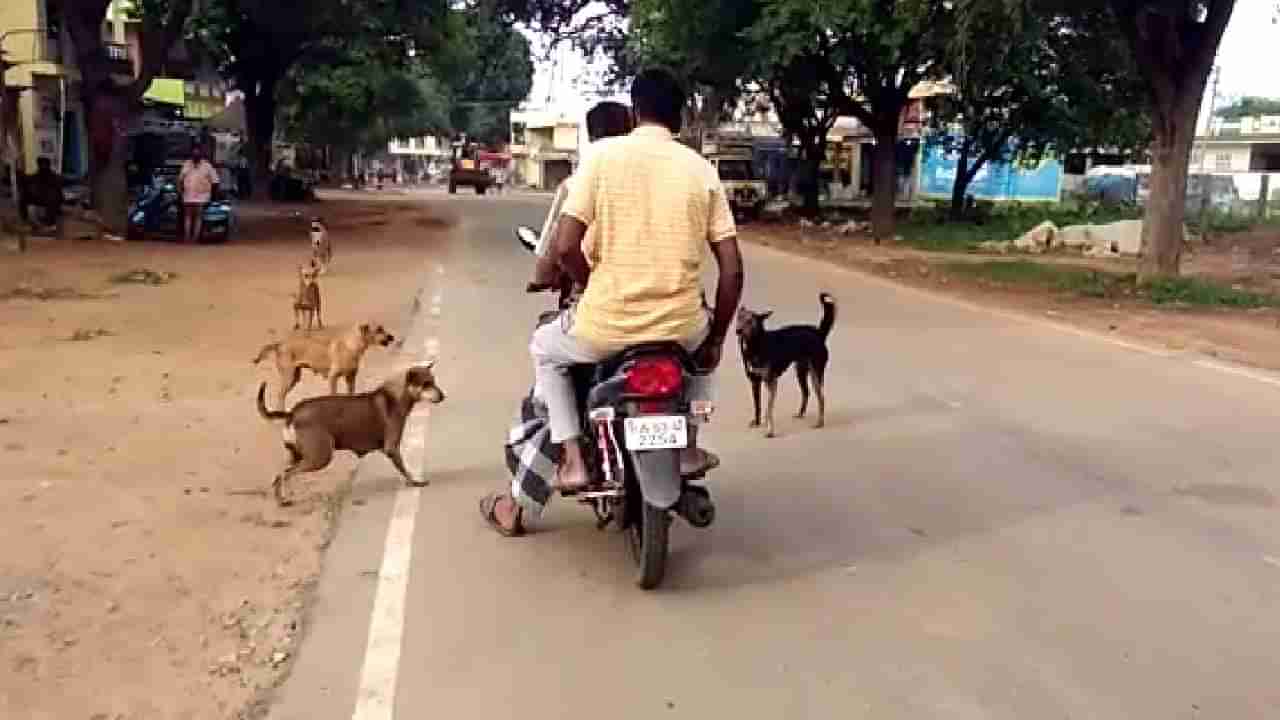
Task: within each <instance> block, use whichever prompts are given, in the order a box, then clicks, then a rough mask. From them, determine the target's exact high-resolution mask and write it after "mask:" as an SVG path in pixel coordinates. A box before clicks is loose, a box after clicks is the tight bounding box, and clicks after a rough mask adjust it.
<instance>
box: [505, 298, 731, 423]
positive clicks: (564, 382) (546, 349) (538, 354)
mask: <svg viewBox="0 0 1280 720" xmlns="http://www.w3.org/2000/svg"><path fill="white" fill-rule="evenodd" d="M572 329H573V311H572V310H566V311H564V312H562V313H560V317H559V318H557V319H555V320H552V321H551V322H549V323H545V324H543V325H542V326H541V327H539V328H538V329H537V330H535V331H534V332H533V341H532V342H530V343H529V352H530V353H531V354H532V355H533V372H534V378H535V385H534V393H535V394H537V396H538V397H539V398H542V401H543V402H545V403H546V404H547V414H548V415H549V416H550V419H551V442H553V443H563V442H565V441H567V440H573V439H574V438H577V437H579V436H580V435H582V423H581V421H580V418H579V417H578V402H577V397H576V396H575V395H574V390H573V380H572V379H571V378H570V377H569V368H570V367H571V366H573V365H581V364H586V363H598V362H601V361H604V360H607V359H609V358H610V357H612V356H613V355H615V354H616V353H615V352H611V351H610V352H601V351H600V350H599V349H596V348H593V347H591V346H589V345H587V344H586V343H584V342H582V341H581V340H578V339H577V338H575V337H573V335H572V334H571V330H572ZM710 330H711V325H710V323H708V324H707V325H705V326H704V327H703V329H702V330H700V331H698V332H697V333H694V335H693V336H691V337H689V338H686V339H685V340H683V341H681V342H680V344H681V345H682V346H683V347H684V349H685V350H687V351H689V352H693V351H695V350H697V349H698V347H699V346H700V345H701V344H702V341H703V340H705V339H706V338H707V334H708V332H710ZM711 390H712V382H711V375H694V376H692V379H691V381H690V383H689V393H688V394H689V398H690V399H691V400H710V399H711Z"/></svg>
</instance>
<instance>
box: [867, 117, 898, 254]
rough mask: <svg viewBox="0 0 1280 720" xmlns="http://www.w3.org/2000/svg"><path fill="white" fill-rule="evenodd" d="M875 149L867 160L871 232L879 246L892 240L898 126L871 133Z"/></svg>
mask: <svg viewBox="0 0 1280 720" xmlns="http://www.w3.org/2000/svg"><path fill="white" fill-rule="evenodd" d="M875 138H876V146H875V151H874V152H873V153H872V158H871V165H872V167H871V233H872V235H873V236H874V237H875V241H876V244H877V245H879V244H880V243H881V242H883V241H885V240H893V233H894V213H895V209H896V207H897V194H898V124H897V116H896V115H895V116H894V120H893V125H892V129H891V130H890V129H888V128H885V129H883V130H877V131H876V132H875Z"/></svg>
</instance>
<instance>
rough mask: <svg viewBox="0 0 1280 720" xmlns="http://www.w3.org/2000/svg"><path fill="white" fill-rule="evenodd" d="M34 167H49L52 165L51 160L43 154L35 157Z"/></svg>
mask: <svg viewBox="0 0 1280 720" xmlns="http://www.w3.org/2000/svg"><path fill="white" fill-rule="evenodd" d="M36 167H41V168H51V167H53V160H50V159H49V158H47V157H44V156H41V157H39V158H36Z"/></svg>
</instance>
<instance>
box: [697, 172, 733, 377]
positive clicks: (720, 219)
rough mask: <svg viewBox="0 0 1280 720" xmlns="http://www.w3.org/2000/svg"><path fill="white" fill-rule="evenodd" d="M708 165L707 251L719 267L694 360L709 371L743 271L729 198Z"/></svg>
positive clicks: (729, 320)
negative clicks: (703, 338) (707, 321)
mask: <svg viewBox="0 0 1280 720" xmlns="http://www.w3.org/2000/svg"><path fill="white" fill-rule="evenodd" d="M707 169H708V175H709V177H708V181H709V183H710V184H711V187H712V189H711V206H710V208H709V215H708V224H707V241H708V244H710V245H711V254H712V255H714V256H715V258H716V266H717V267H718V269H719V270H720V277H719V280H717V281H716V306H715V308H714V309H713V312H712V318H711V330H710V332H708V333H707V339H706V341H704V342H703V343H702V347H700V348H698V352H697V353H696V354H695V356H694V361H695V362H696V363H697V365H698V367H699V368H701V369H703V370H706V371H708V372H710V371H711V370H715V369H716V367H717V366H719V365H720V353H721V351H722V350H723V349H724V340H725V338H726V337H727V336H728V335H729V326H730V325H731V324H732V323H733V316H734V314H735V313H736V312H737V310H738V303H739V302H741V301H742V285H743V282H744V279H745V272H744V271H743V268H742V254H741V253H740V252H739V250H738V229H737V227H736V226H735V224H734V222H733V210H732V208H730V207H729V199H728V197H727V196H726V195H725V192H724V187H723V186H722V185H721V184H720V177H719V175H717V174H716V173H715V170H713V169H711V167H710V165H708V166H707Z"/></svg>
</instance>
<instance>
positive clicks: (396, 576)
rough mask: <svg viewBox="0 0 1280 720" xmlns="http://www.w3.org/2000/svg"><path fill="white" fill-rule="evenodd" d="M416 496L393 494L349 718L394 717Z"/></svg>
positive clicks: (407, 491)
mask: <svg viewBox="0 0 1280 720" xmlns="http://www.w3.org/2000/svg"><path fill="white" fill-rule="evenodd" d="M410 472H412V469H411V470H410ZM420 492H421V491H420V490H419V489H418V488H416V487H404V488H401V489H400V490H399V492H397V493H396V503H395V508H394V509H393V510H392V511H391V522H390V524H389V525H388V526H387V542H386V546H385V547H384V549H383V551H382V567H381V568H380V569H379V570H378V590H377V594H376V595H375V596H374V599H373V615H372V617H371V618H370V620H369V640H368V643H367V644H366V645H365V649H364V667H363V668H361V670H360V690H359V694H358V695H357V696H356V708H355V712H353V713H352V714H351V718H352V720H392V718H393V717H394V715H395V700H396V677H397V675H398V674H399V670H400V643H401V639H402V636H403V634H404V601H405V595H406V594H407V592H408V589H409V560H410V556H411V555H412V553H413V527H414V522H415V520H416V519H417V514H418V495H419V493H420Z"/></svg>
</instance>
